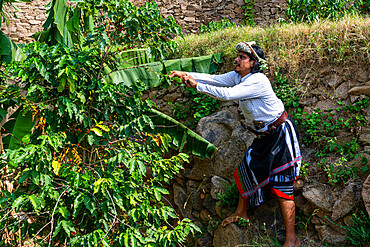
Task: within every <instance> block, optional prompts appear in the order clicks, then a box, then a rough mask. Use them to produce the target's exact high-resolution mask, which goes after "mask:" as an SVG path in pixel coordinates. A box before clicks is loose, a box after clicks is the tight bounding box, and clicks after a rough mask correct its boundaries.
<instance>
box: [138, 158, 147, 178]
mask: <svg viewBox="0 0 370 247" xmlns="http://www.w3.org/2000/svg"><path fill="white" fill-rule="evenodd" d="M137 164H138V165H139V168H140V172H141V174H142V175H145V173H146V167H145V164H144V163H143V162H142V161H141V160H138V161H137Z"/></svg>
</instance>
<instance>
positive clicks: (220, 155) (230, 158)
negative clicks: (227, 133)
mask: <svg viewBox="0 0 370 247" xmlns="http://www.w3.org/2000/svg"><path fill="white" fill-rule="evenodd" d="M253 137H254V135H253V134H252V133H250V132H248V131H245V130H244V128H243V127H242V126H241V125H238V126H237V127H236V128H235V129H234V130H233V132H232V135H231V137H230V140H229V141H228V142H227V143H226V144H225V145H223V146H221V147H220V149H219V150H218V152H217V153H216V155H215V157H214V163H213V169H214V172H213V175H217V176H220V177H224V178H227V179H229V180H230V181H233V180H234V171H235V169H236V167H237V166H238V165H239V163H240V161H241V159H242V158H243V157H244V155H245V152H246V151H247V148H248V146H249V145H251V144H252V141H253Z"/></svg>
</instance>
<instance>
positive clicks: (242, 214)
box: [221, 195, 249, 226]
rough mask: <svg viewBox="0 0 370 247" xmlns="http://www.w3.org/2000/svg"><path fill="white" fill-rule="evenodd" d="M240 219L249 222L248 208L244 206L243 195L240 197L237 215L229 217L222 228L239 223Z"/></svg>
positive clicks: (223, 222)
mask: <svg viewBox="0 0 370 247" xmlns="http://www.w3.org/2000/svg"><path fill="white" fill-rule="evenodd" d="M240 218H243V219H245V220H248V221H249V218H248V214H247V207H246V205H244V199H243V197H242V196H241V195H239V202H238V207H237V208H236V211H235V213H233V214H232V215H230V216H229V217H227V218H226V219H225V220H224V221H222V224H221V225H222V226H226V225H228V224H230V223H233V222H238V221H239V220H240Z"/></svg>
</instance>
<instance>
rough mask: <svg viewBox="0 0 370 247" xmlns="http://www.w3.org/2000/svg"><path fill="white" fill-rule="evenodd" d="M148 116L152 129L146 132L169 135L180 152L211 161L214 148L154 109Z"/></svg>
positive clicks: (215, 149)
mask: <svg viewBox="0 0 370 247" xmlns="http://www.w3.org/2000/svg"><path fill="white" fill-rule="evenodd" d="M148 116H149V117H150V118H151V120H152V122H153V124H154V129H149V127H148V129H147V131H148V132H154V133H157V134H158V133H164V134H168V135H170V136H171V137H172V140H173V142H172V144H173V145H174V146H175V147H176V148H177V149H178V150H179V151H180V152H183V151H185V152H191V153H192V154H194V155H196V156H198V157H200V158H204V157H205V158H209V159H212V158H213V156H214V155H215V153H216V152H217V150H218V149H217V147H216V146H214V145H213V144H212V143H210V142H209V141H207V140H206V139H204V138H203V137H201V136H200V135H198V134H197V133H195V132H194V131H192V130H191V129H189V128H187V127H186V126H185V125H183V124H182V123H180V122H178V121H176V120H175V119H173V118H171V117H170V116H167V115H166V114H164V113H162V112H160V111H157V110H155V109H151V110H150V112H148Z"/></svg>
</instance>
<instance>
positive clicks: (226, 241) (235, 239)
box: [213, 224, 245, 247]
mask: <svg viewBox="0 0 370 247" xmlns="http://www.w3.org/2000/svg"><path fill="white" fill-rule="evenodd" d="M244 232H245V230H244V229H241V228H240V227H238V226H237V225H236V224H229V225H227V226H225V227H222V226H220V227H218V228H217V229H216V230H215V232H214V235H213V246H217V247H231V246H238V245H240V244H242V243H243V242H244Z"/></svg>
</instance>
